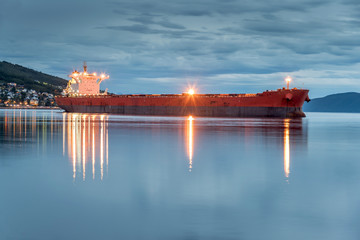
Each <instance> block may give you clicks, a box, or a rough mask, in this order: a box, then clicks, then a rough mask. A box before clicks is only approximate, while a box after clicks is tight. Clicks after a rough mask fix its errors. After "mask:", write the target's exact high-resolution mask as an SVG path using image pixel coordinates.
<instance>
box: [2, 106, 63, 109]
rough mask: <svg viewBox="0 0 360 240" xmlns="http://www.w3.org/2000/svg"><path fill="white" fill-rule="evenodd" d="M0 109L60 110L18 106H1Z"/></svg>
mask: <svg viewBox="0 0 360 240" xmlns="http://www.w3.org/2000/svg"><path fill="white" fill-rule="evenodd" d="M0 109H42V110H61V108H59V107H45V106H44V107H25V106H19V107H4V106H1V107H0Z"/></svg>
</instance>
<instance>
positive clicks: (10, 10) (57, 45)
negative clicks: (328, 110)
mask: <svg viewBox="0 0 360 240" xmlns="http://www.w3.org/2000/svg"><path fill="white" fill-rule="evenodd" d="M359 9H360V6H359V3H358V1H353V0H345V1H342V0H334V1H327V0H315V1H313V0H299V1H296V2H294V1H292V0H278V1H273V2H271V4H269V2H268V1H265V0H259V1H250V0H242V1H237V0H224V1H217V0H197V1H193V0H174V1H158V0H153V1H145V0H137V1H132V0H119V1H109V2H100V1H85V0H79V1H76V2H71V1H70V0H63V1H59V2H56V3H50V2H48V1H45V0H34V1H32V2H31V4H30V3H27V2H26V1H8V0H7V1H5V4H4V5H2V7H1V9H0V16H1V18H0V21H1V22H0V24H1V28H0V35H1V38H0V52H1V56H2V58H3V59H1V60H7V61H10V62H14V63H18V64H22V65H25V66H29V67H34V68H36V69H37V70H40V71H43V72H48V73H50V74H53V75H59V76H61V77H64V78H66V77H67V74H68V72H69V71H71V70H72V68H80V67H81V64H82V62H83V61H84V60H86V61H87V62H88V65H89V69H93V70H94V71H106V72H107V73H109V74H110V76H111V79H110V80H109V81H108V82H106V83H104V86H106V87H108V88H109V89H111V91H112V92H124V91H128V92H131V91H137V90H138V89H139V91H141V92H151V91H152V92H162V91H163V89H165V90H166V91H169V92H177V91H179V88H181V87H182V86H183V85H186V84H187V82H188V81H192V80H194V79H196V81H197V82H198V84H202V86H203V89H204V90H206V91H217V90H219V91H223V92H226V91H235V90H236V91H240V92H243V91H252V92H256V91H258V90H257V89H259V88H261V89H262V87H261V86H262V85H263V86H266V87H267V88H270V87H274V88H277V87H278V86H279V85H281V84H282V79H281V78H282V74H283V73H288V74H294V75H296V76H298V77H297V78H298V79H300V78H304V79H306V80H304V81H303V82H304V84H305V85H307V86H309V87H311V88H312V89H313V90H312V91H316V92H317V93H315V94H320V93H325V92H324V91H325V90H323V89H321V88H320V87H319V85H321V83H323V84H326V86H329V88H328V90H326V91H331V89H332V90H333V91H338V90H337V89H338V88H340V89H341V84H342V83H344V84H343V86H344V87H345V86H346V87H349V88H354V89H356V88H357V85H358V83H357V78H356V74H355V72H356V70H354V69H356V68H355V66H357V64H358V63H359V62H360V58H359V56H358V55H359V54H358V52H359V50H360V46H359V44H360V43H359V42H358V41H357V39H359V37H360V33H359V31H358V25H359V22H360V15H359ZM95 13H96V14H95ZM1 19H2V20H1ZM344 69H348V70H347V71H344ZM328 72H331V74H332V76H336V78H333V77H331V74H326V73H328ZM300 73H301V74H300ZM315 73H321V74H315ZM116 79H118V80H116ZM255 79H256V80H255ZM279 79H280V80H279ZM310 79H312V80H310ZM312 81H313V82H316V83H317V84H314V83H313V82H312ZM331 82H334V83H335V84H331ZM168 84H169V85H171V86H169V85H168ZM231 86H233V88H231ZM252 86H253V87H252ZM165 90H164V91H165Z"/></svg>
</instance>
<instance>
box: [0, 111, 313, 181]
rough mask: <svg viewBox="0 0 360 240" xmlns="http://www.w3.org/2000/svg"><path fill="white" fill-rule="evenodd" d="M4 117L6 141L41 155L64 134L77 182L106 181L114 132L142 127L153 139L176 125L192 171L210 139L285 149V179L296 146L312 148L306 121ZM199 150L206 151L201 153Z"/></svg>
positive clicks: (39, 114) (45, 113)
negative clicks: (34, 146) (232, 138)
mask: <svg viewBox="0 0 360 240" xmlns="http://www.w3.org/2000/svg"><path fill="white" fill-rule="evenodd" d="M0 118H1V119H0V120H1V122H2V124H1V125H0V131H2V132H3V135H4V136H3V138H4V139H3V140H6V141H11V142H17V143H18V142H24V143H26V142H31V143H34V142H36V143H37V149H38V151H41V152H43V153H44V152H46V151H47V147H48V145H51V146H53V145H54V144H53V141H55V140H56V141H58V139H57V138H58V137H57V136H59V135H60V136H61V135H62V155H63V156H65V157H66V158H67V159H69V162H70V163H71V167H72V177H73V179H74V180H76V179H82V180H86V179H93V180H94V179H99V180H103V179H104V176H106V175H107V174H108V171H109V127H113V128H114V129H113V130H114V131H113V132H114V134H117V133H119V132H121V131H126V132H129V131H130V132H132V133H131V134H133V133H134V131H135V132H136V131H137V130H138V128H140V127H141V129H144V130H146V131H150V133H148V134H150V135H151V134H155V133H157V134H159V133H161V131H162V129H164V127H166V126H172V127H171V131H172V135H177V136H182V137H183V139H184V142H183V144H184V148H182V149H184V150H185V152H184V153H186V154H185V156H186V158H187V164H188V167H187V168H188V171H189V172H192V171H193V170H195V168H196V167H197V165H196V160H195V165H194V155H196V156H197V158H200V157H202V156H204V153H205V152H211V151H212V149H211V148H212V147H211V146H208V145H209V140H210V139H209V138H208V137H207V135H210V136H211V138H212V139H213V140H211V141H216V138H220V139H221V138H222V137H224V136H226V135H229V136H233V135H234V134H236V135H238V136H241V138H238V139H237V140H235V141H238V143H239V147H240V146H242V145H243V146H244V151H248V150H247V148H249V147H254V146H257V145H259V146H272V148H274V147H275V149H277V148H283V151H282V152H283V171H284V176H285V178H286V179H288V178H289V175H290V169H291V167H290V163H291V162H290V157H291V151H292V147H291V146H293V147H295V148H296V147H298V148H299V147H300V148H303V147H306V145H307V127H306V125H305V128H304V124H303V120H302V119H216V118H194V117H192V116H188V117H186V118H179V117H176V118H169V117H167V118H161V117H160V118H146V117H130V116H129V117H119V116H116V115H111V116H109V115H99V114H76V113H61V112H57V111H31V110H6V111H3V113H2V115H1V116H0ZM1 122H0V123H1ZM109 122H111V126H109ZM178 130H180V132H178ZM146 131H144V132H146ZM136 134H138V132H136ZM275 140H276V141H275ZM279 140H281V141H280V142H279ZM220 141H222V139H221V140H220ZM274 141H275V142H274ZM134 144H137V143H134ZM159 144H161V143H159ZM203 144H204V145H206V146H204V145H203ZM139 145H141V144H140V143H139ZM113 146H117V143H115V142H114V143H113ZM220 146H222V145H221V144H220V145H219V146H213V147H217V148H218V149H220V148H221V147H220ZM197 147H199V148H201V149H200V150H199V151H198V154H196V153H197V150H198V149H197ZM224 147H225V146H223V148H224ZM279 150H280V149H279ZM300 150H304V149H300ZM224 151H225V150H224ZM244 153H245V152H244ZM279 157H280V156H279Z"/></svg>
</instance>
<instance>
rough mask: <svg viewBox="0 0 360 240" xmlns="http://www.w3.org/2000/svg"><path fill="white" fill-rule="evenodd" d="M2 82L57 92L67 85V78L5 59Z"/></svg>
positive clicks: (0, 71) (0, 72)
mask: <svg viewBox="0 0 360 240" xmlns="http://www.w3.org/2000/svg"><path fill="white" fill-rule="evenodd" d="M0 83H16V84H18V85H24V87H25V88H28V89H34V90H36V91H38V92H49V93H55V94H57V93H60V92H61V91H62V89H63V88H65V87H66V85H67V81H66V80H65V79H62V78H59V77H54V76H51V75H48V74H45V73H42V72H38V71H35V70H33V69H30V68H26V67H23V66H20V65H17V64H12V63H9V62H5V61H3V62H0Z"/></svg>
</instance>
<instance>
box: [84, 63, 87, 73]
mask: <svg viewBox="0 0 360 240" xmlns="http://www.w3.org/2000/svg"><path fill="white" fill-rule="evenodd" d="M84 72H87V65H86V61H84Z"/></svg>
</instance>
